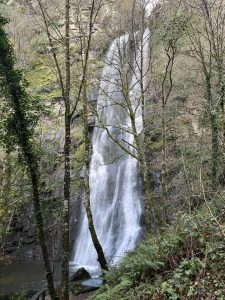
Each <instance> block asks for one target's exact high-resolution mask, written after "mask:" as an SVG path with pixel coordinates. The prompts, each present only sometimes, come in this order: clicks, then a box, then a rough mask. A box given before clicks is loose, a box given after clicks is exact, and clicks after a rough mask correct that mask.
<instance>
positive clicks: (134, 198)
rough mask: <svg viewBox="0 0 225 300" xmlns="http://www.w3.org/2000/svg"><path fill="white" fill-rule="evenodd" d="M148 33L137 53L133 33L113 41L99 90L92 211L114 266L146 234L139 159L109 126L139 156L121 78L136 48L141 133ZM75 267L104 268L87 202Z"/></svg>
mask: <svg viewBox="0 0 225 300" xmlns="http://www.w3.org/2000/svg"><path fill="white" fill-rule="evenodd" d="M151 9H152V8H151ZM149 35H150V33H149V30H148V29H146V30H145V32H144V34H141V33H140V32H137V33H136V34H135V35H134V40H135V41H134V44H135V47H134V49H133V50H132V51H131V50H130V49H131V43H130V38H129V35H128V34H127V35H124V36H122V37H119V38H117V39H115V40H114V41H113V43H112V45H111V47H110V49H109V51H108V54H107V59H106V64H105V67H104V69H103V73H102V79H101V83H100V88H99V94H98V101H97V112H98V120H96V126H95V128H94V132H93V138H92V145H93V154H92V159H91V169H90V190H91V209H92V213H93V217H94V225H95V229H96V232H97V236H98V238H99V241H100V243H101V245H102V247H103V250H104V253H105V256H106V259H107V262H108V263H109V264H116V263H117V262H118V261H119V260H120V259H121V257H123V256H124V254H125V253H126V252H128V251H131V250H133V249H134V248H135V247H136V246H137V245H138V243H139V242H140V239H141V238H142V235H143V232H144V226H143V222H142V220H143V214H144V210H143V187H142V182H141V176H140V171H139V164H138V161H137V160H136V159H135V158H134V157H132V156H131V155H128V154H127V153H126V152H125V151H124V150H122V149H121V148H120V147H119V146H118V145H117V144H116V143H115V142H114V141H112V139H111V138H110V137H109V135H108V133H107V131H106V129H105V128H106V127H107V129H108V131H109V133H110V135H111V136H113V137H114V138H115V139H117V140H118V141H120V142H121V143H123V145H124V146H125V147H126V148H127V149H128V150H129V151H130V152H132V153H134V154H135V148H134V147H132V145H134V144H135V143H134V136H133V134H132V133H131V121H130V117H129V113H128V111H127V108H126V107H125V106H124V105H123V104H124V101H125V100H124V94H123V92H122V88H121V86H122V82H121V77H122V74H123V71H124V70H125V69H126V68H127V67H128V65H129V63H128V60H127V58H128V57H129V55H130V52H132V56H131V57H132V60H133V62H132V65H133V67H132V70H133V72H132V73H131V75H130V80H129V81H130V90H129V95H130V99H131V102H132V107H133V110H134V111H135V120H136V124H137V131H138V133H141V131H142V129H143V128H142V127H143V125H142V109H141V100H140V98H141V96H140V90H141V86H140V76H141V75H140V67H141V63H142V62H143V65H144V67H145V69H146V68H147V65H148V63H147V60H148V57H149ZM138 36H139V38H138ZM140 36H141V37H140ZM145 71H146V70H145ZM102 125H104V126H102ZM103 127H105V128H103ZM73 265H75V267H76V268H78V267H81V266H83V267H85V268H86V269H87V270H88V271H89V272H90V273H91V274H92V275H93V274H94V273H95V272H96V271H98V270H99V264H98V262H97V254H96V251H95V249H94V246H93V243H92V240H91V235H90V233H89V230H88V220H87V216H86V212H85V206H84V205H83V208H82V214H81V224H80V230H79V232H78V237H77V239H76V241H75V246H74V256H73Z"/></svg>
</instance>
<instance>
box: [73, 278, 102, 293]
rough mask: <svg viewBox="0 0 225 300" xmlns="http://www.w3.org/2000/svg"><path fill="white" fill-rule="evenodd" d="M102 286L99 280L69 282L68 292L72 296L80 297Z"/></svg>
mask: <svg viewBox="0 0 225 300" xmlns="http://www.w3.org/2000/svg"><path fill="white" fill-rule="evenodd" d="M102 284H103V280H102V279H101V278H89V279H87V280H84V281H78V282H71V283H70V284H69V290H70V292H71V293H72V294H73V295H80V294H85V293H89V292H92V291H95V290H97V289H98V288H99V287H100V286H101V285H102Z"/></svg>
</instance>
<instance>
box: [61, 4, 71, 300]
mask: <svg viewBox="0 0 225 300" xmlns="http://www.w3.org/2000/svg"><path fill="white" fill-rule="evenodd" d="M65 67H66V78H65V94H64V104H65V114H64V120H65V143H64V204H63V245H62V278H61V293H62V300H69V290H68V283H69V258H70V235H69V231H70V230H69V217H70V212H69V207H70V188H71V174H70V173H71V166H70V164H71V162H70V150H71V115H70V81H71V79H70V77H71V74H70V72H71V70H70V0H66V1H65Z"/></svg>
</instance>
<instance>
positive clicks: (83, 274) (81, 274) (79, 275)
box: [70, 268, 91, 282]
mask: <svg viewBox="0 0 225 300" xmlns="http://www.w3.org/2000/svg"><path fill="white" fill-rule="evenodd" d="M89 278H91V275H90V274H89V273H88V271H87V270H85V268H80V269H78V270H77V271H76V273H74V274H73V275H72V276H71V278H70V281H71V282H74V281H81V280H86V279H89Z"/></svg>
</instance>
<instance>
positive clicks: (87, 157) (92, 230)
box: [82, 85, 108, 270]
mask: <svg viewBox="0 0 225 300" xmlns="http://www.w3.org/2000/svg"><path fill="white" fill-rule="evenodd" d="M82 100H83V101H82V102H83V126H84V145H85V146H84V147H85V170H86V176H85V199H86V202H85V205H86V212H87V218H88V227H89V230H90V234H91V238H92V242H93V244H94V247H95V250H96V252H97V255H98V261H99V264H100V266H101V269H102V270H108V266H107V261H106V258H105V255H104V252H103V249H102V246H101V244H100V242H99V239H98V236H97V234H96V230H95V226H94V220H93V215H92V211H91V201H90V183H89V180H90V146H91V145H90V139H89V132H88V102H87V101H88V100H87V94H86V86H85V85H84V86H83V99H82Z"/></svg>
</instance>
